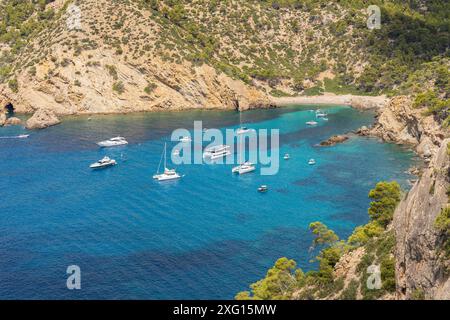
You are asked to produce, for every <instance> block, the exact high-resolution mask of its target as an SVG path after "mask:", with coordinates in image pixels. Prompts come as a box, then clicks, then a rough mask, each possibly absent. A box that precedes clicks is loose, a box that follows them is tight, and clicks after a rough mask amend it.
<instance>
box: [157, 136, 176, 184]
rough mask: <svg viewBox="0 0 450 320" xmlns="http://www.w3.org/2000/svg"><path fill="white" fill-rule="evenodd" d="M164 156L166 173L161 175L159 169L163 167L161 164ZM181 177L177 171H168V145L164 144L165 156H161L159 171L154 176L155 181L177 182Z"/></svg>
mask: <svg viewBox="0 0 450 320" xmlns="http://www.w3.org/2000/svg"><path fill="white" fill-rule="evenodd" d="M163 156H164V172H163V173H159V169H160V167H161V162H162V159H163ZM180 178H181V176H180V175H179V174H178V173H177V172H176V171H175V169H168V168H167V143H165V144H164V151H163V155H161V160H160V161H159V165H158V170H157V171H156V174H155V175H153V179H155V180H158V181H169V180H176V179H180Z"/></svg>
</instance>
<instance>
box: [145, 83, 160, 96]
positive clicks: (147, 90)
mask: <svg viewBox="0 0 450 320" xmlns="http://www.w3.org/2000/svg"><path fill="white" fill-rule="evenodd" d="M157 87H158V86H157V85H156V84H154V83H150V82H149V83H148V84H147V86H146V87H145V88H144V92H145V93H146V94H151V93H152V92H153V91H154V90H155V89H156V88H157Z"/></svg>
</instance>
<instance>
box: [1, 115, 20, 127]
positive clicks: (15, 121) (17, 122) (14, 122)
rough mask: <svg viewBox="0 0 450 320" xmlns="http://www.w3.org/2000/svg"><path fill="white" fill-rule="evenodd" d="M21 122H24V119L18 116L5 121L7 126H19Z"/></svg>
mask: <svg viewBox="0 0 450 320" xmlns="http://www.w3.org/2000/svg"><path fill="white" fill-rule="evenodd" d="M21 123H22V120H20V119H19V118H16V117H11V118H8V119H6V121H5V125H6V126H18V125H20V124H21Z"/></svg>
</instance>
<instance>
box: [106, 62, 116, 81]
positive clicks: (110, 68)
mask: <svg viewBox="0 0 450 320" xmlns="http://www.w3.org/2000/svg"><path fill="white" fill-rule="evenodd" d="M105 68H106V69H107V70H108V73H109V75H110V76H111V77H112V78H113V79H114V80H117V79H118V78H119V76H118V75H117V69H116V67H115V66H111V65H108V64H107V65H106V66H105Z"/></svg>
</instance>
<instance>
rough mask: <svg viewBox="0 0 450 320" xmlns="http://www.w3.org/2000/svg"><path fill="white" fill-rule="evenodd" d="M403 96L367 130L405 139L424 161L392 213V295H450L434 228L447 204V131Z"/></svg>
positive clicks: (399, 140)
mask: <svg viewBox="0 0 450 320" xmlns="http://www.w3.org/2000/svg"><path fill="white" fill-rule="evenodd" d="M423 111H424V110H423V109H414V108H412V106H411V100H410V99H409V98H408V97H404V96H399V97H395V98H393V99H392V100H391V101H390V102H389V103H388V105H387V106H386V107H385V108H384V109H382V110H381V111H380V113H379V115H378V118H377V121H376V123H375V124H374V126H373V128H372V129H371V134H372V135H375V136H378V137H380V138H382V139H383V140H385V141H389V142H395V143H400V144H409V145H411V146H412V147H414V148H415V150H416V151H417V153H418V154H419V155H420V156H422V157H423V158H424V160H425V163H426V167H425V169H424V170H423V173H422V175H421V177H420V178H419V179H418V181H417V182H416V183H415V184H414V186H413V187H412V189H411V190H410V191H409V192H408V194H406V196H405V197H404V199H402V201H401V202H400V204H399V206H398V207H397V209H396V211H395V214H394V221H393V224H392V226H393V228H394V231H395V236H396V254H395V255H396V282H397V298H398V299H410V298H411V297H412V295H415V294H419V293H420V294H423V295H424V296H425V298H427V299H450V279H449V275H448V274H445V272H444V271H445V269H446V268H448V266H449V261H445V259H443V257H442V256H441V250H440V246H441V244H442V240H443V239H442V237H441V235H440V234H439V232H438V231H437V230H436V228H435V227H434V222H435V220H436V217H437V216H438V215H439V213H440V212H441V209H442V208H443V207H444V206H445V205H446V204H447V201H448V196H447V194H446V192H447V188H448V185H449V157H448V155H447V143H449V142H450V139H448V135H449V132H448V130H446V129H443V128H441V127H440V126H439V125H438V123H436V122H435V121H434V119H433V117H432V116H424V115H423Z"/></svg>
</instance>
